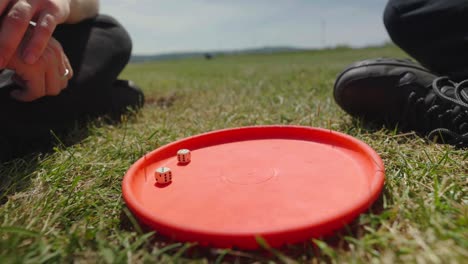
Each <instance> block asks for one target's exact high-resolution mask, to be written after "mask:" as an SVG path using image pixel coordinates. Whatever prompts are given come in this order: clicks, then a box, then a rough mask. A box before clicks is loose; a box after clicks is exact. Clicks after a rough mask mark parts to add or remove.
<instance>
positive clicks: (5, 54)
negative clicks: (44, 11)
mask: <svg viewBox="0 0 468 264" xmlns="http://www.w3.org/2000/svg"><path fill="white" fill-rule="evenodd" d="M34 8H35V7H34V6H32V5H31V4H30V3H29V2H27V1H17V2H16V3H14V4H13V6H12V7H11V8H10V10H8V11H7V13H6V15H5V17H4V18H3V19H2V21H1V22H2V23H1V28H0V68H4V67H5V66H6V64H7V63H8V62H9V61H10V59H11V57H12V56H13V54H14V53H15V51H16V49H17V47H18V46H19V44H20V42H21V40H22V38H23V36H24V33H25V32H26V30H27V28H28V26H29V21H30V20H31V19H32V17H33V15H34V12H35V10H34Z"/></svg>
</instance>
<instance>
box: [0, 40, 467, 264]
mask: <svg viewBox="0 0 468 264" xmlns="http://www.w3.org/2000/svg"><path fill="white" fill-rule="evenodd" d="M379 56H387V57H404V56H405V55H404V54H403V53H402V52H401V51H399V50H398V49H396V48H395V47H393V46H386V47H380V48H368V49H360V50H350V49H336V50H325V51H310V52H301V53H288V54H273V55H239V56H228V57H218V58H215V59H214V60H211V61H206V60H204V59H201V58H199V59H198V58H194V59H187V60H176V61H165V62H156V63H145V64H133V65H129V66H128V67H127V69H126V70H125V71H124V73H123V74H122V77H123V78H128V79H132V80H134V81H136V82H137V83H138V84H139V85H141V87H142V88H143V89H144V91H145V93H146V97H147V98H146V99H147V102H146V106H145V108H144V109H143V110H142V111H141V112H140V113H138V114H137V115H135V116H130V117H126V118H123V119H122V123H121V124H118V125H109V124H105V123H100V122H96V123H93V124H91V125H90V126H89V129H88V131H87V136H86V137H85V138H84V139H82V140H81V141H79V142H77V143H76V144H73V145H63V144H58V145H57V147H56V148H55V149H54V151H53V152H52V153H44V154H38V155H34V156H32V157H28V158H24V159H17V160H14V161H11V162H7V163H4V164H1V165H0V177H1V186H0V188H1V189H0V190H1V195H0V201H1V203H0V263H43V262H60V263H63V262H92V263H94V262H99V263H126V262H129V263H130V262H134V263H140V262H145V263H153V262H165V263H171V262H198V263H208V262H213V263H223V262H225V263H245V262H247V263H251V262H287V263H294V262H300V263H319V262H335V263H346V262H348V263H368V262H385V263H394V262H399V263H415V262H417V263H462V262H463V260H465V261H466V259H468V232H467V226H468V220H467V213H468V207H467V201H468V199H467V179H468V177H467V176H468V153H467V152H466V150H465V151H464V150H456V149H454V148H452V147H450V146H444V145H435V144H430V143H427V142H426V141H425V140H423V139H421V138H419V137H417V136H416V135H414V134H411V133H409V134H408V133H407V134H398V133H396V132H395V131H390V130H385V129H380V130H378V131H373V132H370V131H367V130H365V129H364V128H362V127H361V126H360V125H359V122H356V121H353V120H352V119H351V118H350V117H349V116H347V115H346V114H345V113H344V112H343V111H341V110H340V109H339V108H338V107H337V106H336V105H335V103H334V101H333V98H332V89H333V83H334V80H335V77H336V75H337V73H338V72H339V71H340V70H342V69H343V68H344V67H345V66H346V65H347V64H349V63H351V62H353V61H355V60H360V59H365V58H371V57H379ZM263 124H293V125H305V126H314V127H322V128H329V129H333V130H337V131H340V132H344V133H348V134H350V135H352V136H354V137H356V138H358V139H361V140H363V141H364V142H366V143H368V144H369V145H370V146H371V147H373V148H374V149H375V150H376V151H377V152H378V153H379V154H380V155H381V157H382V159H383V160H384V163H385V165H386V177H387V178H386V183H385V189H384V191H383V194H382V197H381V199H379V201H378V202H376V204H375V205H374V206H373V207H372V208H371V209H370V210H369V211H368V212H366V213H365V214H363V215H362V216H360V217H359V218H358V219H357V220H356V221H355V222H354V223H352V224H351V225H350V227H348V228H347V229H346V230H344V231H343V232H341V233H340V234H338V235H337V236H335V237H334V238H329V239H325V240H320V239H317V240H312V239H311V240H310V241H307V242H305V243H303V244H299V245H291V246H287V247H285V248H283V249H281V250H271V249H268V248H266V249H264V250H260V251H255V252H248V251H239V250H223V249H208V248H201V247H197V246H196V245H194V244H183V243H177V242H173V241H168V239H166V238H164V237H161V236H160V235H158V234H157V233H151V232H148V231H145V230H144V229H142V228H141V227H140V226H139V225H138V224H137V222H136V221H135V219H134V218H133V217H132V215H131V213H130V212H129V211H128V209H127V208H126V206H125V204H124V202H123V199H122V193H121V181H122V177H123V175H124V173H125V172H126V170H127V169H128V167H129V166H130V165H131V164H132V163H133V162H135V161H136V160H137V159H138V158H139V157H141V156H142V155H143V154H144V153H147V152H149V151H151V150H153V149H155V148H157V147H159V146H162V145H165V144H167V143H169V142H172V141H174V140H177V139H180V138H183V137H187V136H190V135H195V134H199V133H203V132H207V131H211V130H216V129H221V128H229V127H238V126H247V125H263ZM76 133H78V134H80V133H81V134H83V133H85V132H84V131H82V130H79V131H77V132H76ZM64 140H65V139H64Z"/></svg>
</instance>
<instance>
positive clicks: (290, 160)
mask: <svg viewBox="0 0 468 264" xmlns="http://www.w3.org/2000/svg"><path fill="white" fill-rule="evenodd" d="M180 149H189V150H190V151H191V162H190V163H188V164H180V163H178V160H177V157H176V153H177V151H178V150H180ZM160 167H168V168H170V169H171V171H172V182H171V183H169V184H166V185H159V184H156V182H155V179H154V172H155V170H156V169H157V168H160ZM383 184H384V165H383V162H382V160H381V159H380V157H379V156H378V154H377V153H376V152H375V151H374V150H373V149H371V148H370V147H369V146H368V145H366V144H365V143H363V142H361V141H359V140H357V139H355V138H353V137H351V136H348V135H345V134H342V133H339V132H335V131H331V130H325V129H320V128H311V127H301V126H255V127H242V128H234V129H225V130H219V131H214V132H209V133H205V134H201V135H197V136H193V137H189V138H185V139H182V140H179V141H176V142H173V143H170V144H168V145H165V146H162V147H160V148H158V149H156V150H154V151H152V152H150V153H148V154H146V155H144V156H143V157H142V158H141V159H139V160H138V161H137V162H136V163H135V164H133V165H132V166H131V167H130V169H129V170H128V171H127V173H126V175H125V177H124V179H123V183H122V191H123V197H124V200H125V202H126V204H127V206H128V208H129V209H130V210H131V211H132V212H133V213H134V215H135V216H136V217H137V218H138V219H139V220H140V221H141V222H142V223H144V224H146V225H147V226H149V227H151V228H153V229H154V230H156V231H157V232H159V233H162V234H164V235H166V236H168V237H171V238H173V239H175V240H178V241H184V242H197V243H198V244H200V245H206V246H214V247H221V248H227V247H238V248H241V249H255V248H258V247H259V245H258V243H257V237H262V238H263V239H264V240H265V241H266V242H267V243H268V244H269V245H270V246H272V247H279V246H281V245H284V244H289V243H297V242H301V241H305V240H307V239H311V238H313V237H320V236H323V235H328V234H330V233H332V232H333V231H334V230H336V229H339V228H342V227H343V226H345V225H346V224H348V223H349V222H351V221H352V220H353V219H354V218H355V217H356V216H358V215H359V214H360V213H362V212H364V211H365V210H366V209H367V208H368V207H369V206H370V205H371V204H372V203H373V202H374V201H375V200H376V199H377V197H378V196H379V194H380V192H381V190H382V187H383Z"/></svg>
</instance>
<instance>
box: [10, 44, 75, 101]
mask: <svg viewBox="0 0 468 264" xmlns="http://www.w3.org/2000/svg"><path fill="white" fill-rule="evenodd" d="M24 66H26V67H24ZM20 68H21V69H26V70H23V71H20V70H17V71H16V72H17V74H18V75H19V77H20V79H21V80H22V83H23V87H24V88H23V89H21V90H17V91H13V92H12V94H11V96H12V97H14V98H15V99H16V100H19V101H23V102H30V101H34V100H36V99H38V98H41V97H43V96H55V95H58V94H60V92H61V91H62V90H63V89H65V88H66V87H67V85H68V80H69V79H70V78H72V76H73V70H72V68H71V66H70V63H69V61H68V58H67V56H66V55H65V53H64V52H63V49H62V46H61V45H60V43H59V42H58V41H56V40H55V39H54V38H51V39H50V41H49V45H48V46H47V47H46V49H45V50H44V52H43V54H42V56H41V57H40V59H39V60H38V62H37V63H35V64H34V65H32V66H29V65H23V66H20ZM66 72H68V74H65V73H66ZM20 84H21V82H20Z"/></svg>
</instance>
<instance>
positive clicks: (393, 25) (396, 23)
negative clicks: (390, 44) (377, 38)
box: [383, 1, 405, 42]
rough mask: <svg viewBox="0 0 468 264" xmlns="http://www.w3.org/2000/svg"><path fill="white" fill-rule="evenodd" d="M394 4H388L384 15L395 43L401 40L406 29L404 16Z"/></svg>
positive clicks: (386, 25) (385, 22) (386, 26)
mask: <svg viewBox="0 0 468 264" xmlns="http://www.w3.org/2000/svg"><path fill="white" fill-rule="evenodd" d="M393 2H394V1H389V2H388V3H387V6H386V7H385V11H384V14H383V22H384V25H385V28H386V29H387V32H388V35H389V36H390V38H391V39H392V40H393V41H394V42H398V40H399V39H401V35H403V34H404V30H405V27H404V26H403V25H404V22H403V19H402V15H401V13H400V12H399V10H398V9H397V8H396V7H395V5H394V3H393Z"/></svg>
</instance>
